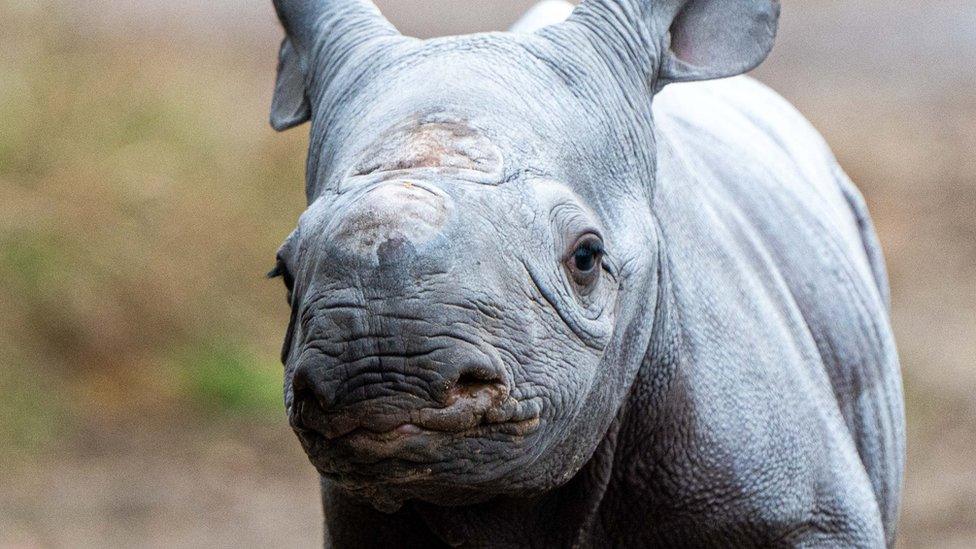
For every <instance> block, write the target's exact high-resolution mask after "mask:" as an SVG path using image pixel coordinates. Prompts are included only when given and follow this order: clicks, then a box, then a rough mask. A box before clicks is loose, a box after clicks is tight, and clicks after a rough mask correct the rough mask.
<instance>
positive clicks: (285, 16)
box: [271, 0, 399, 131]
mask: <svg viewBox="0 0 976 549" xmlns="http://www.w3.org/2000/svg"><path fill="white" fill-rule="evenodd" d="M274 7H275V11H276V12H277V13H278V19H279V20H280V21H281V24H282V26H283V27H284V29H285V36H286V37H285V41H284V42H282V44H281V50H280V53H279V55H278V80H277V82H276V83H275V93H274V99H273V100H272V103H271V125H272V127H274V129H276V130H278V131H282V130H287V129H288V128H293V127H295V126H297V125H299V124H302V123H305V122H307V121H308V120H309V119H310V118H311V115H312V109H311V104H310V103H309V101H308V97H309V96H310V95H314V90H315V88H316V86H317V83H318V85H321V81H322V80H323V79H327V78H328V75H329V74H331V73H334V72H335V71H338V70H339V69H340V68H341V67H343V66H344V65H346V64H347V63H348V62H349V59H350V58H352V57H353V56H352V54H353V53H354V52H358V53H364V52H369V51H370V50H371V49H375V48H376V45H375V44H376V41H377V40H380V39H382V38H384V37H385V38H390V37H394V36H399V33H398V32H397V30H396V29H395V28H393V26H392V25H390V23H389V22H388V21H387V20H386V19H385V18H384V17H383V15H382V14H380V12H379V10H378V9H376V6H375V5H374V4H373V2H372V1H371V0H274ZM310 90H311V91H310Z"/></svg>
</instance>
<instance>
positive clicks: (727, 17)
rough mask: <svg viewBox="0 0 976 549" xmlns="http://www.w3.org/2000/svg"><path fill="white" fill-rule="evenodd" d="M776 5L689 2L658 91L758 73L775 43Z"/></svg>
mask: <svg viewBox="0 0 976 549" xmlns="http://www.w3.org/2000/svg"><path fill="white" fill-rule="evenodd" d="M779 12H780V4H779V2H778V1H776V0H721V1H715V0H689V1H688V2H686V3H685V4H684V5H683V6H682V7H681V8H680V9H679V10H678V12H677V14H676V15H675V16H674V18H673V20H672V21H671V22H670V25H669V27H668V28H669V44H668V48H667V49H666V51H665V53H664V56H663V58H662V59H661V67H660V76H659V80H660V81H659V87H662V86H664V85H666V84H668V83H671V82H687V81H693V80H710V79H714V78H725V77H729V76H735V75H738V74H742V73H745V72H748V71H750V70H752V69H754V68H755V67H756V66H758V65H759V64H760V63H762V62H763V60H764V59H765V58H766V56H767V55H768V54H769V51H770V50H771V49H772V47H773V42H774V41H775V39H776V28H777V22H778V20H779Z"/></svg>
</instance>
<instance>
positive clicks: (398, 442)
mask: <svg viewBox="0 0 976 549" xmlns="http://www.w3.org/2000/svg"><path fill="white" fill-rule="evenodd" d="M480 393H482V394H478V395H477V396H476V397H475V398H466V399H459V400H458V401H457V402H454V403H451V404H450V405H448V406H446V407H443V408H417V409H415V410H410V411H404V412H400V413H387V414H378V413H369V411H367V410H359V411H357V410H354V409H353V410H349V411H348V412H344V413H341V414H332V415H326V416H323V415H320V414H318V413H316V412H315V411H311V410H307V409H305V405H302V404H296V406H297V407H298V408H297V409H295V410H293V415H292V418H293V419H292V421H291V423H292V427H293V429H294V430H295V432H296V434H297V435H298V438H299V440H300V441H301V442H302V445H303V447H304V448H305V451H306V453H307V454H308V456H309V458H310V460H311V461H312V463H313V464H314V465H315V466H316V467H317V468H318V469H319V471H320V472H321V473H322V474H325V475H340V476H354V477H358V478H374V479H383V480H387V481H400V480H403V481H406V480H410V479H414V480H416V475H417V471H426V474H425V476H426V475H433V474H434V470H433V469H430V468H428V467H429V466H431V465H435V464H441V465H445V464H450V463H452V462H468V461H471V460H474V461H478V460H480V459H486V458H489V454H491V453H492V452H495V451H502V450H504V451H506V452H507V451H510V450H512V448H513V447H514V448H518V447H520V446H523V445H525V441H526V440H527V439H529V438H531V437H532V435H534V434H536V433H537V432H538V431H539V428H540V426H541V423H542V420H541V417H542V404H541V400H540V399H532V400H529V401H525V402H518V401H516V400H515V399H513V398H512V397H510V396H509V395H507V394H504V395H502V394H500V391H496V390H494V388H490V389H486V390H482V391H480ZM506 393H507V392H506Z"/></svg>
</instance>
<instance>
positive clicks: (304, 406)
mask: <svg viewBox="0 0 976 549" xmlns="http://www.w3.org/2000/svg"><path fill="white" fill-rule="evenodd" d="M291 390H292V416H293V419H294V420H295V421H296V422H297V424H298V426H300V427H303V428H307V423H308V420H309V418H311V417H318V416H321V415H322V414H324V407H323V406H322V402H321V400H320V398H319V395H318V394H317V392H316V390H315V384H314V383H313V382H312V380H311V379H309V376H308V373H307V372H306V371H305V370H304V369H302V370H299V371H298V372H296V373H295V378H294V379H293V380H292V384H291Z"/></svg>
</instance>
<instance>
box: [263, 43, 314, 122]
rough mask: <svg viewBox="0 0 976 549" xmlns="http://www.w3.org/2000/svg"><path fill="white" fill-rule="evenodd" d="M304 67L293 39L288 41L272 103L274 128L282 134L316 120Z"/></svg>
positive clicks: (280, 63) (283, 46) (283, 49)
mask: <svg viewBox="0 0 976 549" xmlns="http://www.w3.org/2000/svg"><path fill="white" fill-rule="evenodd" d="M303 65H304V63H303V61H302V58H301V56H299V55H298V52H297V51H296V50H295V47H294V46H293V45H292V43H291V39H290V38H285V40H284V41H283V42H282V43H281V51H280V53H279V54H278V80H277V82H275V90H274V98H273V99H272V100H271V127H273V128H274V129H275V130H277V131H279V132H281V131H285V130H287V129H290V128H294V127H295V126H299V125H301V124H304V123H305V122H308V120H309V119H310V118H311V116H312V110H311V108H309V103H308V96H307V95H306V87H305V86H306V84H305V80H306V72H305V70H306V69H305V67H303Z"/></svg>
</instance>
